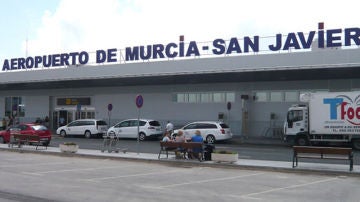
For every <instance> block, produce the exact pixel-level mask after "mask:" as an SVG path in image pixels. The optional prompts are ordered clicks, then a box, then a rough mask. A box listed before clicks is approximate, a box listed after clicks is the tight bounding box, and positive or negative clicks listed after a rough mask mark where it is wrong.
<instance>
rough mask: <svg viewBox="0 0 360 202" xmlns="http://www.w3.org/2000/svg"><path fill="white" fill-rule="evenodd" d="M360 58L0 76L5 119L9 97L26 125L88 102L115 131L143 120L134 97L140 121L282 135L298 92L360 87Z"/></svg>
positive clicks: (197, 62)
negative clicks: (212, 124) (220, 123)
mask: <svg viewBox="0 0 360 202" xmlns="http://www.w3.org/2000/svg"><path fill="white" fill-rule="evenodd" d="M359 55H360V49H359V48H355V49H343V50H342V49H338V50H323V51H307V52H297V53H286V54H284V53H282V54H268V55H261V54H259V55H257V54H254V55H247V56H231V57H230V56H229V57H218V58H203V59H201V58H200V59H185V60H174V61H171V60H169V61H160V62H143V63H131V64H115V65H98V66H79V67H66V68H57V69H37V70H25V71H16V72H2V73H0V118H3V117H4V116H5V115H6V112H5V109H6V106H5V102H6V101H5V99H6V98H9V97H21V98H22V101H23V103H24V104H25V106H24V111H25V112H24V115H23V116H21V117H19V118H20V120H21V121H24V122H29V121H35V119H36V118H37V117H40V118H44V117H45V116H49V117H50V119H51V125H52V128H53V129H55V128H56V127H57V126H58V125H57V124H58V121H59V116H63V115H64V114H63V113H64V111H66V113H67V118H69V119H68V121H70V120H73V119H76V118H77V116H82V115H76V113H77V112H76V111H77V108H78V107H79V106H77V105H76V104H74V103H70V104H68V105H58V104H57V101H58V99H59V98H90V104H89V105H81V112H82V113H83V116H84V117H88V116H94V117H95V118H98V119H104V120H106V121H109V118H110V124H111V125H112V124H114V123H115V122H117V121H120V120H122V119H127V118H136V117H137V116H138V112H139V111H138V109H137V108H136V105H135V97H136V95H138V94H141V95H142V96H143V98H144V105H143V107H142V108H141V110H140V116H141V118H151V119H156V120H159V121H161V122H162V123H163V124H165V122H166V121H167V120H170V121H172V122H173V123H174V125H175V126H178V127H179V126H182V125H184V124H186V123H188V122H191V121H201V120H218V119H219V118H222V119H223V120H224V121H225V122H227V123H228V124H229V125H230V127H231V128H232V131H233V133H234V135H237V136H240V135H247V136H271V137H272V136H278V135H280V134H278V133H279V131H280V129H281V127H282V123H283V120H284V119H285V114H286V110H287V108H288V107H289V106H290V105H291V104H294V103H298V99H297V98H296V96H298V95H299V93H300V92H307V91H352V90H358V89H360V79H359V78H358V76H357V75H360V74H358V73H359V70H357V69H359V68H360V57H359ZM224 94H228V96H229V98H228V99H230V102H231V109H230V110H228V109H227V103H228V102H229V100H227V98H222V96H223V95H224ZM232 95H233V97H232ZM181 96H185V97H186V100H185V101H184V100H179V98H181ZM202 96H204V97H205V98H206V99H202ZM208 96H211V97H212V100H207V99H208V98H207V97H208ZM214 97H216V99H215V98H214ZM181 99H182V98H181ZM108 104H112V105H113V109H112V111H111V113H109V111H108ZM61 111H62V112H61ZM219 114H223V115H224V117H219Z"/></svg>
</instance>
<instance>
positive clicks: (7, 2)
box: [0, 0, 59, 59]
mask: <svg viewBox="0 0 360 202" xmlns="http://www.w3.org/2000/svg"><path fill="white" fill-rule="evenodd" d="M0 2H1V7H0V15H1V16H0V27H1V32H0V34H1V37H0V49H1V50H0V53H1V54H2V55H7V56H10V57H11V56H19V55H22V54H25V53H24V52H23V50H22V49H23V47H22V46H23V42H24V41H25V40H26V39H27V38H30V39H31V38H34V37H36V31H37V29H38V28H39V27H40V26H41V19H42V16H43V15H44V11H45V10H49V11H52V12H53V11H55V9H56V8H57V6H58V3H59V1H55V0H30V1H26V0H1V1H0ZM2 59H3V58H2Z"/></svg>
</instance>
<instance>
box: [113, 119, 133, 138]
mask: <svg viewBox="0 0 360 202" xmlns="http://www.w3.org/2000/svg"><path fill="white" fill-rule="evenodd" d="M130 122H131V120H126V121H122V122H120V123H118V124H116V125H115V126H114V132H115V134H116V135H117V136H118V137H121V138H122V137H124V138H129V137H130V136H129V134H128V132H127V131H128V130H129V127H130Z"/></svg>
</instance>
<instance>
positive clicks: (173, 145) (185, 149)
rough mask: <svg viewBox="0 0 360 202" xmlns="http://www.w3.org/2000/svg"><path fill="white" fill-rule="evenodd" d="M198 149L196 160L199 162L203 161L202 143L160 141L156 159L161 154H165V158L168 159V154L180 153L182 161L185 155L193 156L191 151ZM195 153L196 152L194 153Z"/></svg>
mask: <svg viewBox="0 0 360 202" xmlns="http://www.w3.org/2000/svg"><path fill="white" fill-rule="evenodd" d="M196 149H199V150H200V152H199V153H198V154H197V159H198V160H199V161H202V160H203V156H204V155H203V153H204V149H203V143H201V142H163V141H160V152H159V156H158V159H160V156H161V154H162V153H163V152H165V153H166V158H169V152H180V153H181V154H182V156H183V158H184V159H186V154H190V155H194V154H195V153H194V152H192V151H193V150H196ZM196 153H197V152H196Z"/></svg>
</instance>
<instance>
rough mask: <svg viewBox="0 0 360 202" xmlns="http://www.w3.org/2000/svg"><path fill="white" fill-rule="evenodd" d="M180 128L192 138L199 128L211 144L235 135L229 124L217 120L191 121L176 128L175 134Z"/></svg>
mask: <svg viewBox="0 0 360 202" xmlns="http://www.w3.org/2000/svg"><path fill="white" fill-rule="evenodd" d="M179 130H182V131H183V132H184V135H185V138H186V139H191V137H192V136H193V135H194V134H195V131H196V130H199V131H200V132H201V136H202V137H203V138H204V141H206V142H207V143H209V144H213V143H215V142H216V141H221V140H229V139H231V138H232V136H233V134H232V132H231V130H230V128H229V126H228V125H227V124H225V123H223V122H217V121H198V122H192V123H189V124H187V125H185V126H184V127H182V128H180V129H178V130H175V131H174V133H173V136H175V135H176V134H177V132H178V131H179Z"/></svg>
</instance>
